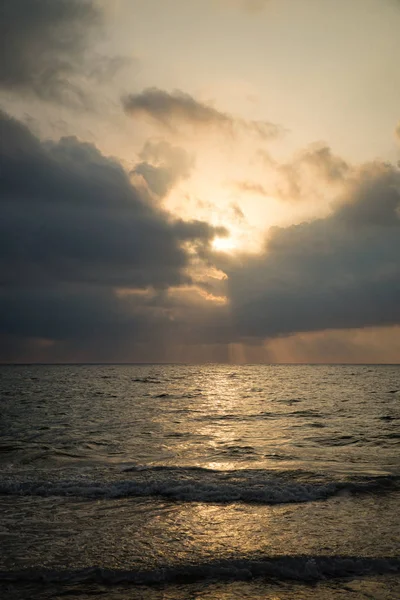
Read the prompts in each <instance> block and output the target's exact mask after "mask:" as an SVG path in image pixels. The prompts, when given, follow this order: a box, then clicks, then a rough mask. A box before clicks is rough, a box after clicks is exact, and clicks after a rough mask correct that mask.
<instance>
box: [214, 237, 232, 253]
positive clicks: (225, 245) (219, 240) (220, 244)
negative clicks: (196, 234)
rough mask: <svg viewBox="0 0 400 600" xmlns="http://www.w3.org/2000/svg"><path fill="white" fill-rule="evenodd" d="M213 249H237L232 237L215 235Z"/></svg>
mask: <svg viewBox="0 0 400 600" xmlns="http://www.w3.org/2000/svg"><path fill="white" fill-rule="evenodd" d="M211 246H212V248H213V250H216V251H217V252H233V251H234V250H236V243H235V240H233V239H232V238H231V237H215V238H214V239H213V241H212V242H211Z"/></svg>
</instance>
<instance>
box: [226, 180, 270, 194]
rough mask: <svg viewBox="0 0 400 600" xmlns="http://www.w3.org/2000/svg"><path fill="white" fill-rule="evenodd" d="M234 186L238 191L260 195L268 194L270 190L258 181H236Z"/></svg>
mask: <svg viewBox="0 0 400 600" xmlns="http://www.w3.org/2000/svg"><path fill="white" fill-rule="evenodd" d="M232 186H233V187H234V189H235V190H237V191H238V192H243V193H245V194H256V195H258V196H268V195H269V194H268V191H267V190H266V188H265V187H264V186H262V185H261V183H256V182H254V181H234V182H233V183H232Z"/></svg>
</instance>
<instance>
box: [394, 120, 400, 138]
mask: <svg viewBox="0 0 400 600" xmlns="http://www.w3.org/2000/svg"><path fill="white" fill-rule="evenodd" d="M394 134H395V136H396V138H397V140H398V141H400V123H398V124H397V127H396V129H395V130H394Z"/></svg>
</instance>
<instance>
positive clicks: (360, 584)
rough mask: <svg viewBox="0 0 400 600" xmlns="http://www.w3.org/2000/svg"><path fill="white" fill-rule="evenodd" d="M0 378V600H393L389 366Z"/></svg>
mask: <svg viewBox="0 0 400 600" xmlns="http://www.w3.org/2000/svg"><path fill="white" fill-rule="evenodd" d="M0 378H1V379H0V382H1V404H0V406H1V420H0V427H1V429H0V434H1V439H0V469H1V471H0V515H1V516H0V597H1V598H2V599H3V598H4V599H8V598H10V599H20V598H22V599H24V598H26V599H28V598H64V597H68V598H70V599H75V598H76V599H78V598H79V599H80V600H83V599H85V598H91V599H92V600H93V599H96V598H99V599H100V598H101V599H102V600H109V599H110V600H111V599H117V598H118V599H121V600H125V599H128V598H129V599H137V598H143V599H149V600H152V599H161V598H163V599H171V600H172V599H177V600H178V599H179V600H184V599H200V598H201V599H217V600H222V599H231V598H232V599H247V598H248V599H270V600H272V599H274V600H278V599H280V600H286V599H287V600H289V599H293V598H300V599H314V598H315V599H316V598H318V599H336V598H350V599H361V598H362V599H364V598H376V599H396V600H398V598H400V583H399V579H398V576H399V571H400V559H399V557H398V553H399V552H398V551H399V533H400V510H399V497H400V494H399V488H400V477H399V474H400V472H399V441H400V428H399V417H400V410H399V404H400V367H399V366H370V365H368V366H348V365H347V366H341V365H332V366H312V365H301V366H300V365H299V366H286V365H263V366H260V365H246V366H240V367H237V366H234V367H233V366H229V365H201V366H188V365H80V366H56V365H53V366H44V365H42V366H39V365H38V366H3V367H0Z"/></svg>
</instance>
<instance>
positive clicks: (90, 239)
mask: <svg viewBox="0 0 400 600" xmlns="http://www.w3.org/2000/svg"><path fill="white" fill-rule="evenodd" d="M0 140H1V142H0V193H1V207H2V219H1V223H0V247H1V257H2V258H1V266H2V281H3V282H10V283H11V282H15V283H20V282H26V281H27V280H31V281H47V280H52V279H55V280H63V281H75V282H76V281H84V282H89V281H90V282H95V283H100V284H106V283H112V284H113V285H132V286H137V287H146V286H148V285H151V286H155V287H157V286H158V287H160V286H161V287H162V286H166V285H172V284H173V285H177V284H179V283H181V282H182V281H185V280H186V276H184V275H183V271H182V269H183V268H184V267H185V266H186V265H187V262H188V257H187V255H186V253H185V252H184V251H183V250H182V249H181V247H180V243H181V241H193V242H199V241H200V242H204V243H207V241H208V240H209V239H210V238H211V237H212V235H213V229H212V228H211V227H209V226H208V225H207V224H205V223H202V222H197V221H194V222H188V223H183V222H181V221H172V220H170V219H169V218H168V216H167V215H166V214H165V213H163V212H161V211H159V210H155V209H154V208H153V207H151V206H149V205H147V204H146V203H145V202H144V201H143V200H142V198H141V197H140V194H139V192H138V191H137V189H135V187H134V186H132V184H131V182H130V180H129V177H128V175H127V174H126V173H125V171H124V170H123V168H122V167H121V165H120V164H119V163H118V162H117V161H116V160H113V159H110V158H107V157H105V156H103V155H102V154H101V153H100V151H99V150H98V149H97V148H96V147H95V146H93V145H91V144H86V143H82V142H80V141H79V140H77V139H76V138H72V137H69V138H62V139H61V140H60V141H58V142H46V143H42V142H40V141H39V140H38V139H37V138H36V137H35V136H34V135H33V134H32V133H31V132H30V131H29V130H28V129H27V128H26V127H25V126H24V125H22V124H21V123H19V122H17V121H16V120H14V119H11V118H9V117H8V116H7V115H5V114H0Z"/></svg>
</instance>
